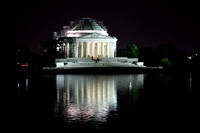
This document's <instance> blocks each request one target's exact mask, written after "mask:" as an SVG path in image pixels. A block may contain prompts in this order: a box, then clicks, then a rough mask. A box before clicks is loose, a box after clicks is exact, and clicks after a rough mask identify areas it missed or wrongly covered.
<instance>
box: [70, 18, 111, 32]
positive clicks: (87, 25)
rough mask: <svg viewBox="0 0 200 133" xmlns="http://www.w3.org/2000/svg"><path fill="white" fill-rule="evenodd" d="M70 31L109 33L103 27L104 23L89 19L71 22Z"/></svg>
mask: <svg viewBox="0 0 200 133" xmlns="http://www.w3.org/2000/svg"><path fill="white" fill-rule="evenodd" d="M69 30H71V31H77V30H96V31H107V30H106V28H105V26H103V22H99V21H97V20H95V19H92V18H89V17H84V18H81V19H77V20H76V21H71V22H70V27H69Z"/></svg>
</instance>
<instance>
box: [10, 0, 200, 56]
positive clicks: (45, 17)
mask: <svg viewBox="0 0 200 133" xmlns="http://www.w3.org/2000/svg"><path fill="white" fill-rule="evenodd" d="M13 5H14V7H13V13H14V14H15V30H14V39H13V41H14V42H13V43H14V44H16V45H26V46H28V47H29V48H31V50H32V51H34V52H37V53H38V52H39V51H40V49H39V46H38V45H39V43H40V41H46V40H50V39H52V35H53V32H54V31H58V30H61V29H62V26H64V25H69V22H70V21H71V20H75V19H77V18H80V17H92V18H94V19H97V20H99V21H104V25H105V26H106V27H107V29H108V33H109V35H111V36H115V37H117V38H118V42H117V44H118V49H119V48H123V47H126V46H127V45H128V44H137V45H138V47H139V48H140V47H144V46H152V47H157V46H158V45H159V44H163V43H174V44H175V45H176V46H177V48H179V49H181V50H185V51H186V52H190V51H191V49H200V45H199V44H200V34H199V30H200V26H199V13H200V12H199V11H200V9H199V8H198V3H197V1H196V2H195V1H192V0H188V1H187V0H186V1H179V2H178V1H176V2H174V0H159V1H158V0H157V1H151V0H148V1H143V0H137V1H135V0H129V1H128V0H118V1H117V0H42V1H37V0H34V1H33V0H30V1H25V2H19V1H18V2H16V3H13Z"/></svg>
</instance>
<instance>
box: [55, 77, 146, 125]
mask: <svg viewBox="0 0 200 133" xmlns="http://www.w3.org/2000/svg"><path fill="white" fill-rule="evenodd" d="M143 84H144V74H136V75H56V89H57V101H56V107H55V109H56V111H55V112H56V113H57V115H58V116H59V115H62V117H64V118H65V121H68V122H71V121H74V120H75V121H79V120H80V121H90V120H95V121H101V122H103V121H106V120H107V117H108V116H109V115H115V114H111V113H110V112H111V111H112V113H113V112H115V113H116V112H117V90H118V91H119V93H120V94H118V96H120V95H123V94H124V93H123V92H129V94H130V95H129V96H131V97H132V99H134V101H137V98H138V95H139V90H140V89H142V88H143ZM121 92H122V93H121Z"/></svg>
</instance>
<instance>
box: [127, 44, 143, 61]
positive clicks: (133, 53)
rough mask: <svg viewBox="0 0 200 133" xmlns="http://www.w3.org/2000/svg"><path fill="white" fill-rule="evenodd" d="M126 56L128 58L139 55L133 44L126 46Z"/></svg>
mask: <svg viewBox="0 0 200 133" xmlns="http://www.w3.org/2000/svg"><path fill="white" fill-rule="evenodd" d="M127 51H128V57H129V58H138V56H139V53H140V51H139V49H138V48H137V46H136V45H135V44H133V45H129V46H127Z"/></svg>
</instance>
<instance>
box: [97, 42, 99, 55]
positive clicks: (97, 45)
mask: <svg viewBox="0 0 200 133" xmlns="http://www.w3.org/2000/svg"><path fill="white" fill-rule="evenodd" d="M98 56H99V42H97V58H98Z"/></svg>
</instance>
